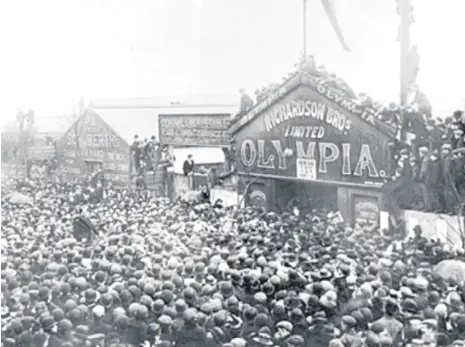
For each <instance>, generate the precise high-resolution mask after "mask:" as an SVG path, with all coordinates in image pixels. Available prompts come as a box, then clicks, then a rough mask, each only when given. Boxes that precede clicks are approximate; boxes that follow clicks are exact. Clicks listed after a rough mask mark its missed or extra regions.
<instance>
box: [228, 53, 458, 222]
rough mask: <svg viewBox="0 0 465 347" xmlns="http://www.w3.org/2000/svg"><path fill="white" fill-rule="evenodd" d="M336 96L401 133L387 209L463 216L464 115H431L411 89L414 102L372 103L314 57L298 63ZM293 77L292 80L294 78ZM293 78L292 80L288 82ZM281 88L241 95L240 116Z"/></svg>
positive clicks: (394, 145)
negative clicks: (368, 112)
mask: <svg viewBox="0 0 465 347" xmlns="http://www.w3.org/2000/svg"><path fill="white" fill-rule="evenodd" d="M296 68H297V70H298V71H304V72H305V73H308V74H310V75H311V76H313V77H314V78H317V79H318V81H319V82H318V83H319V84H321V85H323V86H325V87H326V88H329V89H330V90H331V91H332V92H333V93H335V94H337V95H340V96H342V97H345V98H346V99H348V100H351V101H352V102H354V103H355V104H357V105H360V106H363V107H364V108H366V109H369V110H370V111H371V112H372V113H373V114H374V115H375V117H376V119H377V120H378V121H380V122H381V123H383V124H386V125H388V126H389V127H392V128H393V129H397V133H396V134H395V136H393V138H392V139H391V140H390V141H389V149H390V150H389V155H390V158H389V167H390V169H389V173H388V175H387V177H386V181H387V182H391V183H390V184H386V185H385V187H384V193H385V195H386V196H387V197H388V199H386V201H385V203H386V207H387V208H388V209H389V210H390V211H391V212H392V213H394V214H396V215H398V214H399V211H400V209H401V208H402V209H410V210H420V211H425V212H434V213H446V214H451V215H454V214H460V213H461V211H460V210H461V209H463V208H464V206H463V204H464V201H465V135H464V134H465V115H464V112H463V111H461V110H457V111H455V112H453V114H451V115H438V114H434V115H433V111H432V107H431V104H430V103H429V101H428V99H427V97H426V96H425V94H424V93H423V92H422V91H421V90H420V88H419V87H418V85H416V84H414V83H413V84H412V85H411V87H410V91H409V102H408V103H407V104H406V105H405V106H400V105H398V104H397V103H395V102H391V103H389V104H388V105H385V104H382V103H380V102H378V101H376V100H373V99H372V98H371V97H370V96H368V95H367V94H365V93H356V92H354V90H353V89H352V88H351V87H350V86H349V85H348V84H347V82H346V81H345V80H344V79H343V78H342V77H341V76H338V75H337V74H335V73H334V72H330V71H328V70H327V68H326V66H325V65H318V64H317V63H316V60H315V58H314V57H313V56H311V55H310V56H308V57H306V58H305V59H302V60H301V61H300V62H299V63H298V64H296ZM291 75H292V74H290V75H289V76H291ZM289 76H288V77H289ZM279 88H280V85H279V84H277V83H272V84H269V85H268V86H265V87H263V88H260V89H257V90H256V91H255V97H256V98H255V100H253V99H252V98H251V97H250V96H249V95H248V94H247V93H246V92H245V90H244V89H241V90H240V93H241V99H240V101H241V102H240V104H241V107H240V112H239V113H238V114H237V115H236V120H237V119H239V118H241V117H243V116H244V115H245V114H247V112H248V111H249V110H251V109H252V108H254V107H255V106H256V105H257V104H259V103H260V102H262V101H263V100H266V99H267V98H268V97H269V96H270V95H273V93H276V91H277V90H278V89H279Z"/></svg>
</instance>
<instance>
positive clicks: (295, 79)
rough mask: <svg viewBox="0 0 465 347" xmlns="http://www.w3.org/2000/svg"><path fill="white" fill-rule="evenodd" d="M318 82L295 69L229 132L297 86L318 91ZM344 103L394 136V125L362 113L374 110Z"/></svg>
mask: <svg viewBox="0 0 465 347" xmlns="http://www.w3.org/2000/svg"><path fill="white" fill-rule="evenodd" d="M320 82H321V80H320V79H319V78H318V77H315V76H313V75H311V74H309V73H308V72H306V71H302V70H300V71H297V72H296V73H294V74H293V75H291V76H290V77H289V78H288V79H287V80H286V81H284V82H283V83H282V84H281V85H280V86H279V87H277V88H276V89H275V90H274V91H273V92H271V93H270V94H269V95H268V96H267V97H266V98H265V99H263V100H261V101H260V102H258V103H256V104H255V105H254V106H253V107H252V108H251V109H250V110H249V111H248V112H247V113H245V114H244V115H242V116H241V117H240V118H238V119H235V120H234V121H233V123H232V124H231V126H230V132H231V133H233V134H234V133H236V132H238V131H239V130H240V129H241V128H243V127H244V126H245V125H247V124H249V123H250V122H251V121H252V120H253V119H255V118H257V117H258V116H260V115H261V114H263V113H264V112H265V111H266V110H268V109H269V108H270V107H272V106H273V105H275V104H276V103H278V102H279V100H281V99H282V98H283V97H284V96H286V95H288V94H290V93H292V91H293V90H294V89H296V88H297V87H299V86H306V87H308V88H311V89H313V90H316V91H318V93H320V90H319V89H320V88H318V86H319V85H321V83H320ZM324 88H325V89H326V91H329V92H330V93H332V95H338V96H340V95H341V93H340V92H338V91H336V90H332V89H331V87H329V86H326V85H325V86H324ZM320 94H321V95H323V96H324V97H325V98H326V99H328V97H327V96H325V95H324V94H322V93H320ZM341 100H342V98H341ZM328 102H331V103H334V100H331V99H328ZM344 105H346V106H347V107H342V108H345V109H346V112H347V113H349V114H352V115H353V116H354V117H359V118H362V119H365V120H366V121H367V123H368V124H369V125H370V126H371V127H373V128H374V129H376V130H378V131H380V132H382V133H383V134H385V135H387V136H389V137H392V136H395V134H396V133H397V129H396V128H395V127H394V126H391V125H388V124H386V123H384V122H382V121H380V120H378V119H377V118H376V117H375V116H369V118H366V117H367V116H366V114H365V113H364V111H370V110H372V111H374V109H369V108H364V107H362V106H357V104H356V102H355V101H354V100H352V99H350V98H348V97H346V98H344ZM339 106H341V104H339ZM364 117H365V118H364Z"/></svg>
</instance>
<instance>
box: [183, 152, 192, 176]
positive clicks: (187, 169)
mask: <svg viewBox="0 0 465 347" xmlns="http://www.w3.org/2000/svg"><path fill="white" fill-rule="evenodd" d="M182 171H183V173H184V176H189V175H190V174H192V173H193V172H194V159H193V156H192V154H189V155H188V156H187V159H186V160H185V161H184V164H183V165H182Z"/></svg>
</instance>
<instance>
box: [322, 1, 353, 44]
mask: <svg viewBox="0 0 465 347" xmlns="http://www.w3.org/2000/svg"><path fill="white" fill-rule="evenodd" d="M321 4H322V5H323V8H324V10H325V12H326V15H327V16H328V19H329V22H330V23H331V26H332V27H333V30H334V32H335V33H336V36H337V38H338V40H339V42H340V43H341V45H342V48H343V49H344V50H345V51H347V52H350V49H349V47H348V46H347V43H346V41H345V39H344V35H343V34H342V30H341V27H340V26H339V22H338V20H337V16H336V10H335V6H334V0H321Z"/></svg>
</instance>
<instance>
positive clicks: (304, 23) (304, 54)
mask: <svg viewBox="0 0 465 347" xmlns="http://www.w3.org/2000/svg"><path fill="white" fill-rule="evenodd" d="M302 2H303V11H302V12H303V18H302V20H303V21H302V30H303V33H302V34H303V35H302V40H303V42H302V58H303V59H305V58H306V57H307V0H302Z"/></svg>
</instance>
